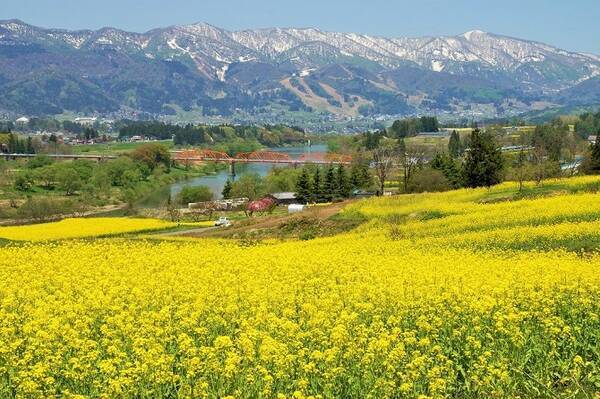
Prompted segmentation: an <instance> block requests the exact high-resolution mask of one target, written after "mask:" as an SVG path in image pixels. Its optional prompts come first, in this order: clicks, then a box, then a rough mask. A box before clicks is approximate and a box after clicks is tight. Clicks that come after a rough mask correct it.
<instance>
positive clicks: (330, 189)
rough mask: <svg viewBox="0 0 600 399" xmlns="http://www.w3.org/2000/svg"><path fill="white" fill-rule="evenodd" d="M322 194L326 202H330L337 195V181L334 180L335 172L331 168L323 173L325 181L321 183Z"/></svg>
mask: <svg viewBox="0 0 600 399" xmlns="http://www.w3.org/2000/svg"><path fill="white" fill-rule="evenodd" d="M323 193H324V194H325V195H324V199H325V200H326V201H331V200H332V199H333V198H334V197H335V195H336V193H337V181H336V179H335V171H334V169H333V167H332V166H329V167H328V168H327V173H325V181H324V182H323Z"/></svg>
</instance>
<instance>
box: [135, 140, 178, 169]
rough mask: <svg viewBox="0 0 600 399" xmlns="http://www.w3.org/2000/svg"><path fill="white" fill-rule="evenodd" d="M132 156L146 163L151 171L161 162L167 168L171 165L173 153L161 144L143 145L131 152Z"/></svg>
mask: <svg viewBox="0 0 600 399" xmlns="http://www.w3.org/2000/svg"><path fill="white" fill-rule="evenodd" d="M131 158H133V159H134V160H136V161H138V162H141V163H143V164H145V165H146V166H147V167H148V169H150V170H151V171H152V170H154V168H156V167H157V166H158V165H161V164H162V165H163V166H164V167H165V169H167V170H168V169H169V168H170V166H171V155H170V154H169V151H168V150H167V148H166V147H165V146H163V145H160V144H154V143H149V144H144V145H141V146H140V147H138V148H136V149H135V150H133V151H132V152H131Z"/></svg>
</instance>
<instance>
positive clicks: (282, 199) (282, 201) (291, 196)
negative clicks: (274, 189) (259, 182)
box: [267, 192, 298, 205]
mask: <svg viewBox="0 0 600 399" xmlns="http://www.w3.org/2000/svg"><path fill="white" fill-rule="evenodd" d="M267 197H270V198H272V199H274V200H275V202H276V203H277V205H291V204H295V203H297V202H298V200H297V199H296V193H294V192H283V193H272V194H269V195H268V196H267Z"/></svg>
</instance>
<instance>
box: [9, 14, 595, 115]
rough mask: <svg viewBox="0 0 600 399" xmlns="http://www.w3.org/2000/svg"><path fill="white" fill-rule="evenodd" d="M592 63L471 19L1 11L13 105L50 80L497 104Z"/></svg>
mask: <svg viewBox="0 0 600 399" xmlns="http://www.w3.org/2000/svg"><path fill="white" fill-rule="evenodd" d="M598 75H600V57H598V56H596V55H593V54H581V53H576V52H569V51H565V50H562V49H558V48H556V47H553V46H550V45H546V44H543V43H538V42H533V41H527V40H522V39H516V38H511V37H507V36H501V35H496V34H492V33H486V32H482V31H478V30H474V31H470V32H466V33H464V34H461V35H457V36H441V37H422V38H385V37H377V36H370V35H361V34H354V33H339V32H326V31H322V30H319V29H314V28H306V29H296V28H286V29H283V28H271V29H257V30H244V31H235V32H232V31H228V30H225V29H221V28H218V27H214V26H212V25H209V24H205V23H197V24H192V25H185V26H172V27H168V28H161V29H154V30H151V31H149V32H146V33H130V32H125V31H122V30H119V29H114V28H103V29H100V30H97V31H92V30H83V31H66V30H59V29H44V28H38V27H34V26H31V25H28V24H25V23H23V22H21V21H18V20H9V21H0V86H2V88H3V89H4V92H5V93H8V95H7V96H6V97H7V98H5V99H4V100H0V108H6V109H8V110H11V108H14V109H17V110H19V111H21V112H22V109H20V108H22V106H21V105H19V104H18V103H19V102H20V101H19V99H18V98H15V97H18V95H17V94H18V93H22V92H23V90H24V87H25V88H27V90H29V91H31V93H30V94H32V95H33V96H34V97H36V96H38V97H39V96H40V94H36V93H37V92H38V91H40V92H44V91H46V92H47V90H44V89H45V88H48V87H47V86H48V85H50V86H53V85H54V86H63V85H67V88H66V89H64V88H63V89H61V90H62V91H61V90H59V88H58V87H55V88H54V90H55V91H56V90H58V91H61V92H62V93H65V92H66V93H68V92H69V89H70V90H74V91H76V92H77V93H71V94H70V96H73V95H75V97H76V98H77V97H80V98H81V99H83V98H85V97H86V96H87V95H88V94H89V93H90V90H91V92H97V95H98V96H99V97H100V98H102V99H103V100H102V101H101V102H102V103H105V104H104V106H102V107H100V108H101V109H98V111H99V112H106V111H108V110H115V109H119V108H123V107H129V108H132V109H139V110H144V111H148V112H152V113H161V112H172V111H173V107H171V108H169V107H170V106H171V105H173V104H175V105H177V106H181V107H182V108H184V109H190V108H194V107H201V108H202V109H203V112H204V113H205V114H206V113H216V114H224V115H227V114H228V113H232V112H235V110H236V109H237V110H240V109H241V110H244V111H247V112H268V107H269V106H270V105H273V104H274V103H278V104H280V105H282V106H284V107H287V108H288V109H290V110H292V111H294V110H301V109H304V110H308V109H312V110H322V111H324V112H329V113H333V114H338V115H344V116H357V115H372V114H400V113H410V112H419V111H426V110H446V111H448V112H451V111H452V110H459V109H464V108H465V107H466V106H472V105H473V104H478V105H486V104H492V105H493V107H494V109H495V110H496V111H497V113H498V114H502V113H503V112H505V111H506V109H507V108H508V107H511V106H512V107H516V108H519V109H520V108H523V109H527V108H528V107H529V106H530V105H531V104H532V103H536V104H538V105H539V103H540V101H541V100H543V101H546V102H548V101H549V102H552V99H553V96H556V95H557V94H558V93H559V92H560V91H561V90H566V89H570V88H573V87H574V86H576V85H579V84H582V83H584V82H586V81H587V80H589V79H590V78H594V77H595V76H598ZM60 82H62V83H60ZM67 83H68V84H67ZM76 86H78V87H80V89H79V90H76V89H75V88H74V87H76ZM587 86H590V85H587ZM50 91H51V90H50ZM63 95H64V96H65V97H69V94H63ZM592 97H593V96H592ZM557 98H558V96H557ZM11 99H12V100H11ZM104 99H105V100H106V101H104ZM47 101H50V100H48V99H47ZM52 101H54V99H53V100H52ZM38 102H43V101H42V99H41V98H39V101H34V103H38ZM64 102H73V101H70V100H69V99H68V98H65V99H64V101H62V103H61V104H51V106H50V108H60V109H63V110H64V109H72V110H78V109H77V108H78V106H75V105H73V104H72V105H69V106H68V107H67V106H66V105H65V104H64ZM75 102H77V101H75ZM15 103H17V104H15ZM11 104H12V105H11ZM511 104H512V105H511ZM81 106H83V107H88V108H90V107H91V108H92V109H93V108H94V107H97V105H93V102H92V105H89V104H88V105H86V104H81ZM36 107H37V106H36ZM165 107H167V108H165ZM46 108H47V107H46ZM79 108H81V107H79ZM175 108H177V107H175ZM79 110H81V109H79Z"/></svg>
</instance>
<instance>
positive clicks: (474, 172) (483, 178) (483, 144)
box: [464, 129, 504, 187]
mask: <svg viewBox="0 0 600 399" xmlns="http://www.w3.org/2000/svg"><path fill="white" fill-rule="evenodd" d="M503 166H504V165H503V159H502V152H501V151H500V149H499V148H498V146H497V145H496V142H495V140H494V138H493V137H492V136H491V135H489V134H486V133H483V132H481V131H480V130H479V129H475V130H473V133H471V146H470V147H469V150H468V152H467V156H466V160H465V166H464V174H465V183H466V185H467V186H468V187H482V186H485V187H490V186H493V185H494V184H498V183H500V182H501V181H502V169H503Z"/></svg>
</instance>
